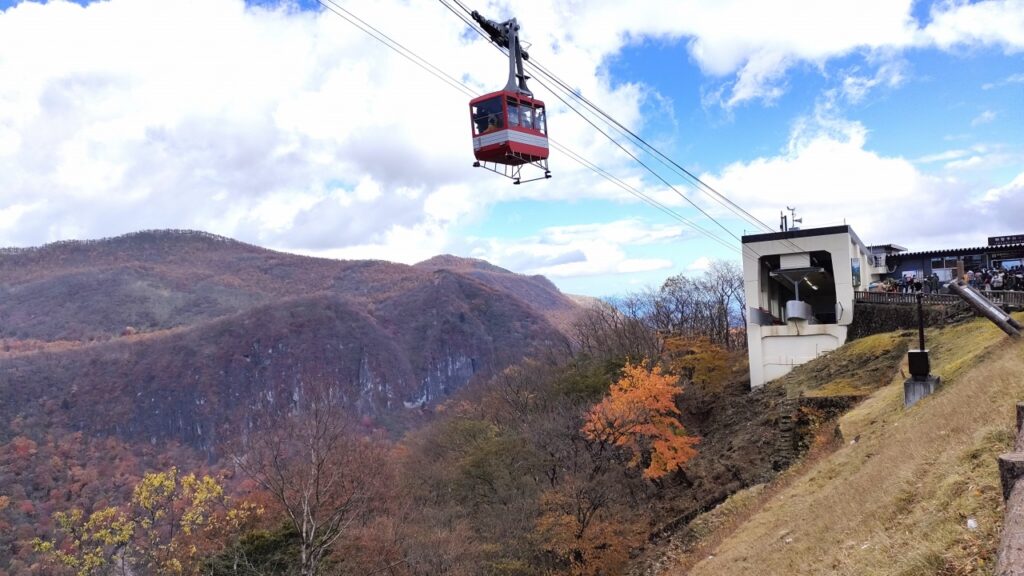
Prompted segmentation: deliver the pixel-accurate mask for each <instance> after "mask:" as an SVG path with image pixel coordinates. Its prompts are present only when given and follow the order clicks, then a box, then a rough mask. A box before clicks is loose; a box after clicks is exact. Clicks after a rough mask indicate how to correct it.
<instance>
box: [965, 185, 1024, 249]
mask: <svg viewBox="0 0 1024 576" xmlns="http://www.w3.org/2000/svg"><path fill="white" fill-rule="evenodd" d="M974 205H975V207H976V208H978V209H979V211H980V214H981V217H982V218H983V219H984V221H985V222H986V223H988V226H987V228H986V229H988V230H991V232H990V234H989V235H990V236H994V235H999V234H1020V233H1021V232H1022V230H1024V226H1022V223H1021V218H1020V215H1021V214H1024V172H1021V173H1020V174H1018V175H1017V177H1016V178H1014V179H1013V180H1012V181H1010V183H1008V184H1006V185H1005V186H1000V187H996V188H992V189H991V190H988V191H987V192H986V193H985V195H984V196H982V198H981V199H980V200H979V201H978V202H976V203H975V204H974Z"/></svg>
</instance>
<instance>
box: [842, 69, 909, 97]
mask: <svg viewBox="0 0 1024 576" xmlns="http://www.w3.org/2000/svg"><path fill="white" fill-rule="evenodd" d="M905 68H906V63H905V62H902V61H889V62H886V63H884V64H882V65H880V66H879V67H878V69H877V70H876V71H875V73H874V75H871V76H864V75H861V74H859V73H858V72H859V70H858V69H854V70H851V71H849V72H847V73H846V74H844V76H843V80H842V86H841V90H842V94H843V97H844V98H846V100H847V101H849V102H851V103H854V104H857V103H859V102H862V101H863V100H864V99H865V98H867V96H868V94H869V93H870V92H871V91H872V90H874V89H875V88H876V87H878V86H884V87H887V88H896V87H898V86H900V85H902V84H903V83H904V82H905V81H906V72H905Z"/></svg>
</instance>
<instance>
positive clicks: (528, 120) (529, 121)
mask: <svg viewBox="0 0 1024 576" xmlns="http://www.w3.org/2000/svg"><path fill="white" fill-rule="evenodd" d="M522 116H523V126H525V127H526V128H533V129H536V128H537V126H536V124H534V123H533V108H532V107H530V108H528V107H526V106H523V110H522Z"/></svg>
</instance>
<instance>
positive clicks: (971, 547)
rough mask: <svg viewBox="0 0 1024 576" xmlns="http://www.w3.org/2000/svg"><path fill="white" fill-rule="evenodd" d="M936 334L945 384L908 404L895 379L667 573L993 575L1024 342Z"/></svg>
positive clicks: (994, 332) (978, 331)
mask: <svg viewBox="0 0 1024 576" xmlns="http://www.w3.org/2000/svg"><path fill="white" fill-rule="evenodd" d="M928 338H929V340H928V341H929V346H930V347H931V349H932V352H933V355H932V366H933V372H935V373H937V374H939V375H941V376H942V377H943V380H944V384H945V386H944V387H943V388H942V389H941V390H940V391H939V392H938V393H937V394H935V395H933V396H931V397H929V398H925V399H924V400H922V401H921V402H919V403H918V404H917V405H916V406H914V407H913V408H912V409H910V410H904V409H903V406H902V394H903V387H902V377H901V376H900V375H897V376H896V377H894V378H893V379H892V382H891V384H889V385H888V386H885V387H884V388H882V389H880V390H878V391H877V392H876V393H874V394H872V395H871V396H870V397H869V398H868V399H867V400H865V401H864V402H863V403H862V404H861V405H860V406H858V407H857V408H856V409H854V410H853V411H851V412H850V413H849V414H847V415H846V416H844V417H843V418H842V420H841V422H840V426H841V430H842V432H843V436H844V438H845V441H844V445H843V446H842V447H841V448H839V449H838V450H836V451H835V452H834V453H832V454H829V455H826V456H824V457H823V458H822V459H821V460H820V461H818V462H816V463H812V464H811V465H809V466H807V467H806V472H805V473H803V474H802V475H801V476H800V477H799V478H797V479H795V480H794V481H793V482H792V483H791V484H790V485H789V486H787V487H785V488H783V489H782V490H780V491H779V492H778V493H777V494H773V495H772V497H771V499H770V501H769V502H767V503H765V504H764V505H763V506H759V507H758V508H759V510H757V511H756V512H755V513H753V514H752V515H751V516H750V517H749V518H747V519H745V521H744V522H743V524H742V525H741V526H739V527H736V528H735V529H731V530H729V532H730V534H728V535H727V536H726V537H724V538H723V539H722V540H721V543H720V544H718V546H717V547H716V549H714V550H713V551H710V552H709V553H710V554H711V556H710V557H706V558H705V559H704V560H703V561H701V562H700V563H698V564H697V565H696V566H694V567H693V569H692V570H689V571H683V570H681V569H677V570H675V571H671V570H670V571H668V572H666V574H684V573H689V574H692V575H733V574H758V575H761V574H763V575H770V574H779V575H787V576H788V575H795V574H816V575H817V574H834V575H851V574H872V575H874V574H879V575H894V576H895V575H899V576H917V575H925V574H949V575H961V574H963V575H967V574H972V575H973V574H989V573H991V565H992V560H993V556H994V552H995V548H996V546H997V545H998V537H999V530H1000V523H1001V519H1002V502H1001V496H1000V489H999V475H998V470H997V466H996V459H995V458H996V455H997V454H998V453H999V452H1001V451H1004V450H1005V449H1006V448H1007V446H1008V445H1009V444H1010V443H1011V442H1012V435H1013V434H1012V425H1013V422H1014V403H1015V402H1017V401H1018V400H1020V399H1022V398H1024V355H1022V352H1024V343H1022V342H1015V341H1010V340H1009V339H1007V338H1006V337H1005V336H1004V335H1002V333H1001V332H999V331H998V329H996V328H994V327H992V326H991V324H989V323H988V322H987V321H981V320H979V321H975V322H970V323H967V324H964V325H961V326H956V327H952V328H947V329H944V330H936V331H933V332H931V333H930V334H929V336H928ZM854 439H856V441H855V442H852V443H851V441H853V440H854ZM969 518H973V519H974V520H975V521H976V522H977V524H978V527H977V529H975V530H970V529H968V528H967V525H966V524H967V520H968V519H969ZM712 532H713V531H712ZM709 538H711V539H715V538H714V537H713V536H711V535H709Z"/></svg>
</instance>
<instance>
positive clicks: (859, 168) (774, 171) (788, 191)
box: [701, 108, 971, 246]
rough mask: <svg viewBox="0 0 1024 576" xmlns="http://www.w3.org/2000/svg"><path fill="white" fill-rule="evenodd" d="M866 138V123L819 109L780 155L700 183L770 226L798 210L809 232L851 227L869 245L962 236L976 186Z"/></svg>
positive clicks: (799, 124)
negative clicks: (884, 150)
mask: <svg viewBox="0 0 1024 576" xmlns="http://www.w3.org/2000/svg"><path fill="white" fill-rule="evenodd" d="M867 138H868V131H867V129H866V128H865V127H864V126H863V125H862V124H860V123H859V122H855V121H850V120H846V119H843V118H840V117H836V116H835V115H833V114H832V113H831V112H830V111H829V110H828V109H827V108H819V110H818V113H817V114H816V115H815V116H812V117H808V118H804V119H802V120H801V121H799V122H796V123H795V125H794V128H793V131H792V133H791V135H790V139H789V143H788V145H787V148H786V150H785V151H784V152H782V153H781V154H779V155H777V156H768V157H761V158H757V159H754V160H751V161H749V162H736V163H733V164H731V165H729V166H727V167H726V168H725V169H723V170H722V171H721V172H719V173H717V174H704V175H702V176H701V177H702V178H703V179H704V180H705V181H707V182H709V183H710V184H711V185H712V186H714V187H715V188H717V189H718V190H724V191H728V193H729V194H730V197H731V198H732V199H733V200H734V201H736V202H738V203H739V204H741V205H743V206H746V207H747V208H748V210H750V211H751V212H753V214H754V215H755V216H758V217H759V218H760V219H761V220H762V221H765V222H775V221H777V218H778V214H779V211H780V210H781V209H783V208H784V207H785V206H795V207H796V208H797V211H798V217H802V218H803V226H804V227H817V226H825V225H832V224H841V223H843V221H845V222H846V223H849V224H850V225H852V226H853V227H854V229H855V230H856V231H857V232H858V234H859V235H860V236H861V238H862V239H863V240H864V241H865V242H868V243H883V242H898V243H900V244H904V245H908V244H909V245H912V246H914V245H917V246H922V245H923V246H927V245H929V244H928V240H927V239H928V238H931V237H937V236H945V237H947V238H949V237H951V235H952V236H955V235H956V233H955V232H954V233H951V232H950V230H957V228H956V223H957V222H959V221H960V220H961V219H962V216H963V201H964V198H965V197H967V196H969V195H970V194H971V187H970V185H968V184H966V183H964V182H962V181H960V180H958V179H956V178H953V177H937V176H930V175H927V174H925V173H922V172H920V171H919V170H918V169H917V168H916V167H915V166H914V164H913V163H912V162H911V161H909V160H907V159H904V158H900V157H890V156H883V155H881V154H878V153H876V152H873V151H871V150H870V149H868V147H867Z"/></svg>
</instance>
